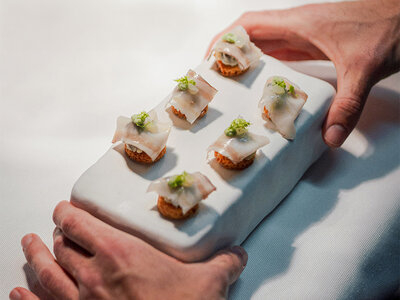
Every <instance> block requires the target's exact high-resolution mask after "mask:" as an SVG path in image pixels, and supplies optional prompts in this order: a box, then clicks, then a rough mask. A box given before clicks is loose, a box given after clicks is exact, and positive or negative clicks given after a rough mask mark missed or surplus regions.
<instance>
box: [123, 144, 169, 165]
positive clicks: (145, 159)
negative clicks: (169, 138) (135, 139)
mask: <svg viewBox="0 0 400 300" xmlns="http://www.w3.org/2000/svg"><path fill="white" fill-rule="evenodd" d="M165 152H167V147H164V149H162V150H161V152H160V154H158V156H157V157H156V159H155V160H154V161H152V160H151V158H150V156H148V155H147V154H146V153H144V152H141V153H137V152H133V151H132V150H130V149H129V148H128V145H127V144H125V153H126V154H127V155H128V157H129V158H130V159H132V160H134V161H137V162H141V163H144V164H152V163H155V162H156V161H159V160H160V159H161V157H163V156H164V154H165Z"/></svg>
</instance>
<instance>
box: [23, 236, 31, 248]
mask: <svg viewBox="0 0 400 300" xmlns="http://www.w3.org/2000/svg"><path fill="white" fill-rule="evenodd" d="M30 243H32V235H31V234H28V235H26V236H24V237H23V238H22V240H21V244H22V249H23V250H25V249H26V248H28V247H29V245H30Z"/></svg>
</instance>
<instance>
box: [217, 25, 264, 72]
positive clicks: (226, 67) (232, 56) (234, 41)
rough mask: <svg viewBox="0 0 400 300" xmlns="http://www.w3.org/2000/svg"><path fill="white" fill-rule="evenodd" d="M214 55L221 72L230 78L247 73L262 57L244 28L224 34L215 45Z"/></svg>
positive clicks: (239, 27)
mask: <svg viewBox="0 0 400 300" xmlns="http://www.w3.org/2000/svg"><path fill="white" fill-rule="evenodd" d="M212 53H214V57H215V59H216V62H217V66H218V69H219V71H220V72H221V74H222V75H224V76H228V77H230V76H236V75H240V74H242V73H244V72H246V71H247V70H248V69H249V67H250V66H251V65H252V64H255V63H257V62H258V61H259V59H260V57H261V56H262V51H261V50H260V49H259V48H257V46H256V45H254V43H252V42H251V41H250V38H249V36H248V34H247V32H246V30H245V29H244V28H243V27H242V26H237V27H235V28H233V29H232V30H231V31H230V32H228V33H226V34H224V35H223V36H222V37H221V38H220V39H219V40H218V41H217V42H216V44H215V45H214V47H213V50H212V52H211V54H212Z"/></svg>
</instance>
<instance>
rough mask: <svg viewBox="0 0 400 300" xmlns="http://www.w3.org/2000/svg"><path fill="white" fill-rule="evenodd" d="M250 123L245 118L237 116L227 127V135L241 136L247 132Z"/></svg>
mask: <svg viewBox="0 0 400 300" xmlns="http://www.w3.org/2000/svg"><path fill="white" fill-rule="evenodd" d="M249 125H250V123H249V122H247V121H246V120H245V119H242V118H237V119H235V120H233V121H232V123H231V125H230V126H229V127H228V128H226V129H225V131H224V132H225V135H226V136H229V137H234V136H241V135H243V134H245V133H246V132H247V127H248V126H249Z"/></svg>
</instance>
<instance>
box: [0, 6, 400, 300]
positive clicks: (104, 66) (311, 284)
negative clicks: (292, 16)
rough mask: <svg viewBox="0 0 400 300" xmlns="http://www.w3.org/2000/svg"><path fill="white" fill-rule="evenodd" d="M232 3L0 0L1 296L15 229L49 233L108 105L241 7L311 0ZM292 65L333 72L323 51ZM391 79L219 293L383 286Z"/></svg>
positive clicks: (291, 293)
mask: <svg viewBox="0 0 400 300" xmlns="http://www.w3.org/2000/svg"><path fill="white" fill-rule="evenodd" d="M235 2H238V1H235ZM235 2H233V1H227V0H226V1H212V0H210V1H203V0H202V1H200V0H199V1H172V2H168V3H167V2H163V1H161V0H160V1H123V0H119V1H111V0H109V1H104V0H101V1H99V0H93V1H85V2H83V1H77V0H74V1H61V0H56V1H55V0H36V1H21V0H7V1H6V0H0V104H1V106H0V149H1V150H0V154H1V155H0V203H1V204H0V205H1V206H0V239H1V243H0V298H1V299H5V298H6V297H7V295H8V292H9V291H10V290H11V289H12V287H14V286H17V285H22V286H27V277H26V274H25V271H24V263H25V259H24V256H23V253H22V251H21V247H20V242H19V241H20V238H21V237H22V236H23V235H24V234H25V233H28V232H36V233H38V234H39V235H40V236H41V237H42V238H43V239H44V241H45V242H46V243H47V244H48V245H49V246H51V244H52V238H51V234H52V230H53V223H52V221H51V214H52V210H53V208H54V206H55V205H56V203H57V202H58V201H60V200H61V199H68V198H69V195H70V191H71V188H72V185H73V183H74V182H75V181H76V179H77V178H78V177H79V175H80V174H81V173H82V172H83V171H85V170H86V169H87V168H88V167H89V166H90V165H91V164H93V163H94V162H95V161H96V160H97V159H98V158H99V157H100V156H101V155H102V154H103V153H104V152H105V151H106V150H107V149H108V148H109V146H110V139H111V136H112V134H113V131H114V126H115V119H116V117H117V116H118V115H120V114H126V112H127V111H128V112H129V111H134V110H138V109H148V108H150V107H152V106H154V105H155V104H157V103H158V102H159V101H160V100H161V99H163V98H164V96H165V95H166V94H167V93H168V92H169V91H170V90H171V89H172V88H173V86H174V83H173V81H172V80H171V78H176V77H178V76H180V74H183V73H185V72H186V71H187V69H188V68H189V67H193V66H196V65H197V64H198V63H199V62H200V60H201V58H202V57H203V55H204V52H205V50H206V48H207V45H208V42H209V41H210V39H211V37H212V36H213V35H214V34H215V33H216V32H218V31H219V30H221V29H223V28H224V27H225V26H226V25H228V24H229V23H230V22H231V21H233V20H234V19H236V18H237V17H238V16H239V15H240V14H241V13H242V12H244V11H246V10H256V9H267V8H269V9H272V8H278V7H284V6H285V7H288V6H291V5H294V4H300V3H306V2H311V1H294V0H293V1H275V2H272V1H271V2H265V1H247V2H249V3H244V1H243V2H238V3H235ZM278 2H279V3H278ZM292 66H293V67H295V68H296V69H299V70H302V71H303V72H306V73H309V74H312V75H314V76H319V77H321V78H326V79H329V80H332V81H334V78H335V76H334V70H333V68H332V66H331V65H330V64H328V63H311V64H310V63H301V64H294V65H292ZM399 82H400V76H399V74H396V75H395V76H392V77H391V78H389V79H387V80H385V81H383V82H382V83H381V84H379V86H378V87H375V88H374V89H373V90H372V93H371V96H370V99H369V101H368V104H367V106H366V108H365V112H364V114H363V117H362V119H361V121H360V123H359V126H358V127H357V130H355V131H354V132H353V134H352V135H351V137H350V138H349V139H348V141H347V142H346V143H345V145H344V146H343V147H342V149H339V150H336V151H329V152H327V153H326V154H325V155H324V156H323V157H322V158H321V159H320V160H319V161H318V162H317V163H316V164H315V165H314V166H312V167H311V168H310V170H309V171H308V172H307V173H306V174H305V176H304V177H303V179H302V180H301V181H300V182H299V184H298V185H297V186H296V188H295V189H294V190H293V192H292V193H291V194H290V195H289V196H288V197H287V199H285V201H284V202H283V203H282V204H281V205H280V206H279V207H278V208H277V209H276V210H275V211H274V212H273V213H272V214H271V215H270V216H268V217H267V218H266V219H265V220H264V221H263V222H262V223H261V224H260V225H259V226H258V228H257V229H256V230H255V231H254V232H253V233H252V235H251V236H250V237H249V238H248V239H247V241H246V242H245V243H244V247H245V249H246V250H247V251H248V253H249V262H248V266H247V267H246V269H245V271H244V273H243V275H242V276H241V277H240V279H239V281H238V282H237V283H236V284H235V285H234V286H233V287H232V289H231V292H230V298H231V299H248V298H251V297H253V298H254V299H265V298H270V299H354V298H360V299H361V298H362V299H365V298H370V299H376V298H379V297H384V296H385V295H387V294H390V293H392V292H393V290H395V289H396V287H397V286H398V284H399V278H400V270H399V259H400V258H399V257H400V254H399V248H400V247H399V236H400V232H399V231H400V224H399V223H400V222H399V220H400V218H399V216H400V204H399V203H400V202H399V198H400V187H399V186H400V177H399V175H400V167H399V164H400V157H399V149H400V131H399V123H400V116H399V115H400V107H399V97H400V86H399ZM25 270H26V268H25Z"/></svg>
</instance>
